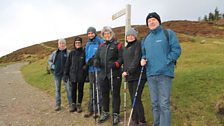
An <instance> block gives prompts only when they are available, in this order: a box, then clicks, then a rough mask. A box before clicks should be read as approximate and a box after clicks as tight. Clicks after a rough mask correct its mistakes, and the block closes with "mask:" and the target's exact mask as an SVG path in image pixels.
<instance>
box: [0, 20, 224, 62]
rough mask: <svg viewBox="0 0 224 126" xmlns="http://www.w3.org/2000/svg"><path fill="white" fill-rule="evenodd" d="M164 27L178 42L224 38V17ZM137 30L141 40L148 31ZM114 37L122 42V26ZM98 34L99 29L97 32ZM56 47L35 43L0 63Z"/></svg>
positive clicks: (40, 54)
mask: <svg viewBox="0 0 224 126" xmlns="http://www.w3.org/2000/svg"><path fill="white" fill-rule="evenodd" d="M163 26H164V28H166V29H167V28H170V29H172V30H174V31H175V32H176V33H177V36H178V38H179V41H180V42H192V41H194V39H193V37H195V36H203V37H209V38H214V37H216V38H223V39H224V19H221V20H219V21H186V20H184V21H168V22H164V23H163ZM132 27H135V28H136V29H137V30H138V31H139V35H138V39H139V40H141V39H142V38H143V37H144V36H145V35H146V34H147V32H148V28H147V27H146V25H134V26H132ZM113 30H114V32H115V34H116V38H117V39H118V40H119V41H122V42H124V34H125V33H124V26H123V27H116V28H113ZM97 34H98V35H100V31H98V32H97ZM79 36H81V37H82V38H83V40H84V41H83V44H84V45H85V44H86V40H87V35H86V34H81V35H79ZM73 38H74V36H72V37H68V38H66V41H67V47H68V48H69V49H72V48H73ZM55 49H57V40H52V41H48V42H43V43H41V44H35V45H32V46H29V47H25V48H21V49H19V50H16V51H14V52H12V53H10V54H8V55H5V56H3V57H1V58H0V63H9V62H17V61H29V62H33V61H36V60H39V59H43V58H46V57H48V56H49V55H50V53H51V52H52V51H53V50H55Z"/></svg>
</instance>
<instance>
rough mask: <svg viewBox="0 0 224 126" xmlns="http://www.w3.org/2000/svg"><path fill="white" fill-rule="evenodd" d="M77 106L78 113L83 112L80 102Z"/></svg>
mask: <svg viewBox="0 0 224 126" xmlns="http://www.w3.org/2000/svg"><path fill="white" fill-rule="evenodd" d="M76 107H77V112H78V113H81V112H82V108H81V104H80V103H78V104H77V105H76Z"/></svg>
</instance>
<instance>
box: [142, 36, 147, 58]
mask: <svg viewBox="0 0 224 126" xmlns="http://www.w3.org/2000/svg"><path fill="white" fill-rule="evenodd" d="M144 42H145V38H144V39H142V42H141V59H146V52H145V45H144Z"/></svg>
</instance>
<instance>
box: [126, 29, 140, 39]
mask: <svg viewBox="0 0 224 126" xmlns="http://www.w3.org/2000/svg"><path fill="white" fill-rule="evenodd" d="M128 35H134V36H135V38H137V36H138V31H136V30H135V29H134V28H130V29H128V31H127V32H126V36H128Z"/></svg>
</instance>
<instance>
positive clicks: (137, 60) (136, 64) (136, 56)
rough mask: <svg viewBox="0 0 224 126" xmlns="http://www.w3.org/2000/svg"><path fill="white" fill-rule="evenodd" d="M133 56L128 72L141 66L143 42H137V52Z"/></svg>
mask: <svg viewBox="0 0 224 126" xmlns="http://www.w3.org/2000/svg"><path fill="white" fill-rule="evenodd" d="M132 57H133V60H132V62H131V63H130V66H129V67H128V68H127V72H128V73H133V72H135V71H136V69H137V68H138V67H139V66H140V60H141V43H140V42H137V45H136V48H135V54H134V56H132Z"/></svg>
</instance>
